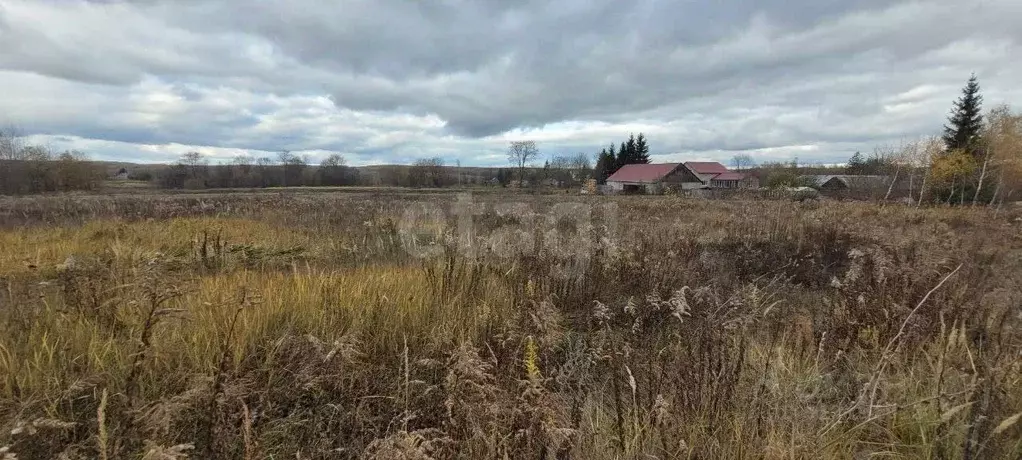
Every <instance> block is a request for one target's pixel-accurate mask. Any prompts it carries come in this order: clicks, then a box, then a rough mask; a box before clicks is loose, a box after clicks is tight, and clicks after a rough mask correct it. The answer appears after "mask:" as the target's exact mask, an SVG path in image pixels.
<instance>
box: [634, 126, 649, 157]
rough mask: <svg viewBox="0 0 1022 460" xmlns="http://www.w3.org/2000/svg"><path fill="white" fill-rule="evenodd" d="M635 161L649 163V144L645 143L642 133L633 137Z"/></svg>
mask: <svg viewBox="0 0 1022 460" xmlns="http://www.w3.org/2000/svg"><path fill="white" fill-rule="evenodd" d="M635 162H636V163H649V145H647V144H646V137H645V136H643V135H642V133H639V137H637V138H635Z"/></svg>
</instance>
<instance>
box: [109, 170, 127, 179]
mask: <svg viewBox="0 0 1022 460" xmlns="http://www.w3.org/2000/svg"><path fill="white" fill-rule="evenodd" d="M111 179H113V180H118V181H122V180H128V170H127V169H124V168H121V169H119V170H118V171H117V174H114V175H113V177H111Z"/></svg>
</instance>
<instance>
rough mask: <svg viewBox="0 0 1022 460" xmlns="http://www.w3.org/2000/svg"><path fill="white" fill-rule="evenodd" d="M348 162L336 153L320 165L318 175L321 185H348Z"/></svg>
mask: <svg viewBox="0 0 1022 460" xmlns="http://www.w3.org/2000/svg"><path fill="white" fill-rule="evenodd" d="M347 163H348V162H347V160H345V159H344V157H343V156H341V155H340V154H337V153H334V154H331V155H330V156H328V157H326V159H324V160H323V161H322V162H320V163H319V169H318V170H317V174H318V175H319V181H320V183H322V184H324V185H346V183H347V182H348V176H349V174H348V166H347Z"/></svg>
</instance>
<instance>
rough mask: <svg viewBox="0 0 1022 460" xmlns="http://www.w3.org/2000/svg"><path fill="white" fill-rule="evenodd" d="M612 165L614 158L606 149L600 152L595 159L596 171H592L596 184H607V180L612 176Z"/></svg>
mask: <svg viewBox="0 0 1022 460" xmlns="http://www.w3.org/2000/svg"><path fill="white" fill-rule="evenodd" d="M613 165H614V157H613V156H611V155H609V154H608V153H607V149H603V150H600V154H599V156H597V157H596V169H595V171H593V175H594V176H595V177H596V183H598V184H605V183H607V178H608V177H610V175H611V174H613V172H612V171H611V169H612V168H613Z"/></svg>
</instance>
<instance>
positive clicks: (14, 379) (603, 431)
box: [0, 184, 1022, 459]
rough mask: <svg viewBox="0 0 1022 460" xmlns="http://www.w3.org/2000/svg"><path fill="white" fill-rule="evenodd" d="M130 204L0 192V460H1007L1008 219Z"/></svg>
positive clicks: (261, 201)
mask: <svg viewBox="0 0 1022 460" xmlns="http://www.w3.org/2000/svg"><path fill="white" fill-rule="evenodd" d="M118 185H122V184H118ZM136 187H138V186H137V185H136V184H131V185H126V186H124V187H117V188H115V190H116V189H120V190H121V191H123V192H124V193H116V192H114V193H108V194H95V195H54V196H45V197H38V196H37V197H24V198H2V199H0V248H2V251H0V420H2V421H0V425H2V426H0V428H2V429H0V448H6V449H7V451H0V452H3V453H0V458H4V457H3V455H7V454H11V453H13V454H16V455H17V458H19V459H34V458H70V459H78V458H83V459H84V458H90V459H91V458H111V459H112V458H142V457H144V456H146V457H144V458H153V459H155V458H168V459H173V458H184V457H183V455H184V454H188V455H190V456H191V457H190V458H246V459H256V458H301V459H310V458H374V459H394V458H406V459H428V458H471V459H475V458H551V459H552V458H579V459H613V458H663V459H666V458H707V459H709V458H750V459H751V458H757V459H758V458H778V459H780V458H785V459H787V458H870V457H871V456H878V457H883V456H887V457H899V458H1020V457H1022V422H1019V421H1018V419H1019V417H1020V415H1019V414H1020V413H1022V359H1020V357H1022V310H1020V309H1019V308H1020V307H1019V305H1022V289H1019V286H1022V232H1020V230H1022V226H1020V225H1022V224H1020V223H1019V221H1018V220H1017V217H1019V216H1018V215H1017V213H1018V211H1016V210H1014V209H1010V210H1002V211H1001V212H999V213H997V214H995V213H994V211H992V210H990V211H988V210H986V209H970V208H967V207H963V208H923V209H917V208H914V207H908V206H902V205H887V206H879V205H874V204H868V203H846V202H834V201H827V202H823V203H808V204H800V203H793V202H790V201H782V200H776V201H769V200H758V201H751V200H695V199H684V198H679V197H653V196H638V197H602V196H579V195H578V194H577V191H574V190H572V191H570V192H564V191H556V193H549V194H528V193H517V194H516V193H505V192H502V191H501V190H500V189H496V188H494V189H484V190H472V191H471V192H472V193H468V194H465V193H457V192H458V191H457V190H453V191H452V190H417V189H397V188H374V187H359V188H355V187H345V188H342V189H329V188H320V187H317V188H309V189H296V188H287V189H281V190H272V189H271V190H267V189H253V190H232V191H230V193H222V192H223V191H210V190H203V191H196V192H173V193H172V192H164V191H156V190H142V192H141V193H130V190H133V189H135V188H136ZM147 455H148V456H147ZM161 455H162V456H161Z"/></svg>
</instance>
